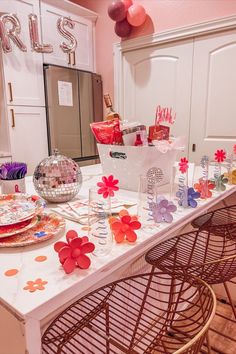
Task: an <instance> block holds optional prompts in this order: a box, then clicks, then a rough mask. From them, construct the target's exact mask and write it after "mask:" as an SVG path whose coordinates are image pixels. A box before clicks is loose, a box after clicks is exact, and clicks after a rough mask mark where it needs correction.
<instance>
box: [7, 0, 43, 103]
mask: <svg viewBox="0 0 236 354" xmlns="http://www.w3.org/2000/svg"><path fill="white" fill-rule="evenodd" d="M0 6H1V12H2V13H3V12H6V13H16V15H17V17H18V18H19V20H20V24H21V33H20V38H21V40H22V41H23V43H24V44H25V45H26V47H27V52H22V51H21V50H20V49H19V48H18V47H17V46H16V45H15V44H14V43H13V42H12V41H11V46H12V51H11V52H10V53H4V52H3V51H2V62H3V68H4V79H5V91H6V100H7V104H11V105H27V106H44V104H45V100H44V86H43V85H44V84H43V61H42V54H40V53H36V52H32V51H31V45H30V36H29V25H28V15H29V14H30V13H34V14H36V15H37V16H38V20H40V16H39V4H38V1H37V0H24V1H22V0H14V1H13V0H1V5H0ZM39 32H40V30H39ZM11 91H12V93H11Z"/></svg>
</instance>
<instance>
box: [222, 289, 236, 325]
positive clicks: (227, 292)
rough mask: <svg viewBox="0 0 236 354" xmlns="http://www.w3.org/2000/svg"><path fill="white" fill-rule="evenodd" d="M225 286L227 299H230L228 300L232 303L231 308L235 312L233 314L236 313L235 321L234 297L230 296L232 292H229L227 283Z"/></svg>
mask: <svg viewBox="0 0 236 354" xmlns="http://www.w3.org/2000/svg"><path fill="white" fill-rule="evenodd" d="M223 285H224V288H225V291H226V294H227V297H228V299H229V303H230V305H231V307H232V310H233V313H234V317H235V319H236V310H235V307H234V303H233V300H232V297H231V295H230V291H229V288H228V285H227V283H226V282H225V283H223Z"/></svg>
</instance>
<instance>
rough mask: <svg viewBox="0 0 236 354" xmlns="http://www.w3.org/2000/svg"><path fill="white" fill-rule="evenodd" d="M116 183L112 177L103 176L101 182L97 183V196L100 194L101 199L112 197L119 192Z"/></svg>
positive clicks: (116, 180) (117, 181)
mask: <svg viewBox="0 0 236 354" xmlns="http://www.w3.org/2000/svg"><path fill="white" fill-rule="evenodd" d="M118 183H119V180H118V179H114V176H113V175H110V176H108V177H105V176H103V177H102V182H98V183H97V186H98V187H99V189H98V194H102V195H103V198H107V197H114V192H116V191H118V190H119V187H118V186H117V184H118Z"/></svg>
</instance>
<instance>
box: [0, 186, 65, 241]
mask: <svg viewBox="0 0 236 354" xmlns="http://www.w3.org/2000/svg"><path fill="white" fill-rule="evenodd" d="M44 205H45V202H44V201H43V200H42V199H40V198H38V197H37V196H29V195H25V194H20V193H17V194H6V195H0V247H17V246H18V247H19V246H26V245H30V244H33V243H38V242H41V241H44V240H47V239H49V238H51V237H52V236H55V235H56V234H58V232H60V231H61V230H62V229H64V227H65V221H64V219H63V218H61V217H59V216H57V215H54V214H45V213H43V210H44Z"/></svg>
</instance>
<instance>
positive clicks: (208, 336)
mask: <svg viewBox="0 0 236 354" xmlns="http://www.w3.org/2000/svg"><path fill="white" fill-rule="evenodd" d="M206 344H207V351H208V354H211V340H210V335H209V331H207V336H206Z"/></svg>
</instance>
